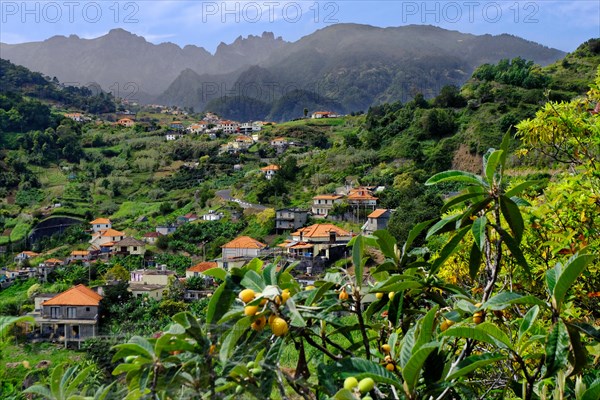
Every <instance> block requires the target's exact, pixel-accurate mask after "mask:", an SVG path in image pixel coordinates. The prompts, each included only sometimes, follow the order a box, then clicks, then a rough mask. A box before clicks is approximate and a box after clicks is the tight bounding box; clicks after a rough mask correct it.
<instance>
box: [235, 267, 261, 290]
mask: <svg viewBox="0 0 600 400" xmlns="http://www.w3.org/2000/svg"><path fill="white" fill-rule="evenodd" d="M240 283H241V285H242V286H244V287H246V288H248V289H252V290H254V291H255V292H257V293H260V292H262V291H263V289H264V288H265V281H264V279H263V277H262V276H260V275H259V274H258V273H257V272H255V271H254V270H249V271H247V272H246V274H245V275H244V278H243V279H242V282H240Z"/></svg>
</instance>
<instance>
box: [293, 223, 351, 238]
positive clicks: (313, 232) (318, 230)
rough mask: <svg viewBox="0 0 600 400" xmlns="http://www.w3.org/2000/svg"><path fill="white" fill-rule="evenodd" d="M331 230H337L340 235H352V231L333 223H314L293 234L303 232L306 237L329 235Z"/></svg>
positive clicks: (298, 234) (296, 234) (336, 232)
mask: <svg viewBox="0 0 600 400" xmlns="http://www.w3.org/2000/svg"><path fill="white" fill-rule="evenodd" d="M331 232H335V234H336V235H338V236H352V234H351V233H350V232H348V231H345V230H343V229H342V228H340V227H338V226H335V225H333V224H314V225H311V226H307V227H306V228H301V229H298V231H296V232H294V233H292V236H300V234H302V237H304V238H317V237H329V234H330V233H331Z"/></svg>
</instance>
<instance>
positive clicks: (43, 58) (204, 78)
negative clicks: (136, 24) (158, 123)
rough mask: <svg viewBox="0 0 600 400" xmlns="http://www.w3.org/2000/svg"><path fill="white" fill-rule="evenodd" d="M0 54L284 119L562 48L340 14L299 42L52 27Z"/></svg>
mask: <svg viewBox="0 0 600 400" xmlns="http://www.w3.org/2000/svg"><path fill="white" fill-rule="evenodd" d="M0 54H1V56H2V58H4V59H9V60H11V61H12V62H13V63H16V64H20V65H23V66H25V67H27V68H29V69H31V70H34V71H39V72H42V73H43V74H45V75H48V76H50V77H57V78H58V79H59V80H60V81H61V82H66V83H71V84H73V83H79V84H82V85H87V84H90V83H97V84H99V85H100V86H101V87H102V88H103V89H104V90H107V91H110V92H112V93H113V94H115V95H117V96H118V97H122V98H126V99H128V100H137V101H139V102H142V103H150V102H156V103H160V104H165V105H177V106H180V107H193V108H194V109H195V110H196V111H199V110H210V111H215V112H218V113H221V114H222V115H224V116H226V117H229V118H235V119H239V120H250V119H263V118H268V119H272V120H285V119H290V118H294V117H298V116H300V115H301V113H302V110H303V109H304V108H309V109H310V110H316V109H318V108H328V109H332V110H333V111H337V112H351V111H358V110H365V109H366V108H368V107H369V106H371V105H373V104H378V103H382V102H388V101H396V100H408V99H410V98H412V97H413V96H414V94H415V93H417V92H420V93H423V94H425V96H426V97H432V96H434V95H436V94H437V93H438V92H439V90H440V89H441V88H442V87H443V86H444V85H448V84H453V85H461V84H463V83H464V82H465V81H466V80H467V79H468V78H469V77H470V75H471V73H472V72H473V70H474V69H475V68H476V67H477V66H479V65H481V64H484V63H495V62H497V61H499V60H501V59H504V58H515V57H522V58H525V59H528V60H533V61H534V62H536V63H538V64H541V65H546V64H549V63H551V62H554V61H556V60H558V59H560V58H562V57H563V56H564V55H565V53H564V52H562V51H560V50H557V49H552V48H548V47H545V46H542V45H540V44H537V43H534V42H531V41H527V40H524V39H522V38H519V37H516V36H512V35H508V34H503V35H497V36H492V35H472V34H464V33H460V32H457V31H449V30H445V29H442V28H438V27H434V26H427V25H409V26H402V27H391V28H379V27H374V26H369V25H358V24H336V25H331V26H329V27H326V28H323V29H320V30H318V31H316V32H314V33H312V34H310V35H307V36H305V37H302V38H301V39H299V40H297V41H295V42H287V41H284V40H283V39H282V38H281V37H275V35H274V34H273V33H270V32H265V33H263V34H262V35H261V36H253V35H250V36H248V37H247V38H242V37H238V38H237V39H236V40H235V41H234V42H233V43H230V44H225V43H221V44H220V45H219V46H218V48H217V50H216V51H215V53H214V54H211V53H210V52H208V51H206V50H205V49H204V48H202V47H197V46H192V45H188V46H185V47H183V48H181V47H179V46H177V45H175V44H173V43H161V44H158V45H156V44H152V43H150V42H148V41H146V40H145V39H144V38H143V37H141V36H137V35H134V34H132V33H129V32H127V31H125V30H123V29H114V30H111V31H110V32H109V33H108V34H106V35H104V36H101V37H98V38H95V39H82V38H79V37H77V36H75V35H71V36H69V37H65V36H54V37H52V38H49V39H47V40H45V41H42V42H31V43H23V44H4V43H0Z"/></svg>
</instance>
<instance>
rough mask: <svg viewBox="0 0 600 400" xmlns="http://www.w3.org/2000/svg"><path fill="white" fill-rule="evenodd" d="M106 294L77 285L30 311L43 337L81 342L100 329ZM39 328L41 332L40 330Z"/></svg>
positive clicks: (66, 341)
mask: <svg viewBox="0 0 600 400" xmlns="http://www.w3.org/2000/svg"><path fill="white" fill-rule="evenodd" d="M101 300H102V296H100V295H99V294H98V293H96V292H95V291H94V290H92V289H90V288H88V287H87V286H85V285H77V286H74V287H72V288H70V289H69V290H67V291H65V292H62V293H60V294H57V295H56V296H53V297H52V298H50V299H47V300H45V301H43V302H41V310H40V311H38V312H33V313H31V314H30V315H31V316H33V317H34V319H35V322H36V328H35V331H36V332H35V333H36V334H38V335H39V336H40V337H41V338H49V339H54V340H59V341H64V343H65V346H67V345H68V344H69V342H76V343H78V344H80V343H81V342H82V341H84V340H85V339H87V338H90V337H94V336H96V334H97V332H98V328H97V325H98V310H99V307H100V301H101ZM38 329H39V333H38Z"/></svg>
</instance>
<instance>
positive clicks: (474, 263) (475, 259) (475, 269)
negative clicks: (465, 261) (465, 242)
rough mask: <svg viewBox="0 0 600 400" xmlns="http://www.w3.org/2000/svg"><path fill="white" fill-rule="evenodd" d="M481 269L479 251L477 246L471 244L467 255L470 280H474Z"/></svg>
mask: <svg viewBox="0 0 600 400" xmlns="http://www.w3.org/2000/svg"><path fill="white" fill-rule="evenodd" d="M479 268H481V251H480V250H479V247H478V246H477V244H475V243H473V245H472V246H471V253H470V254H469V276H470V277H471V279H473V280H474V279H475V278H476V277H477V274H478V273H479Z"/></svg>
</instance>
